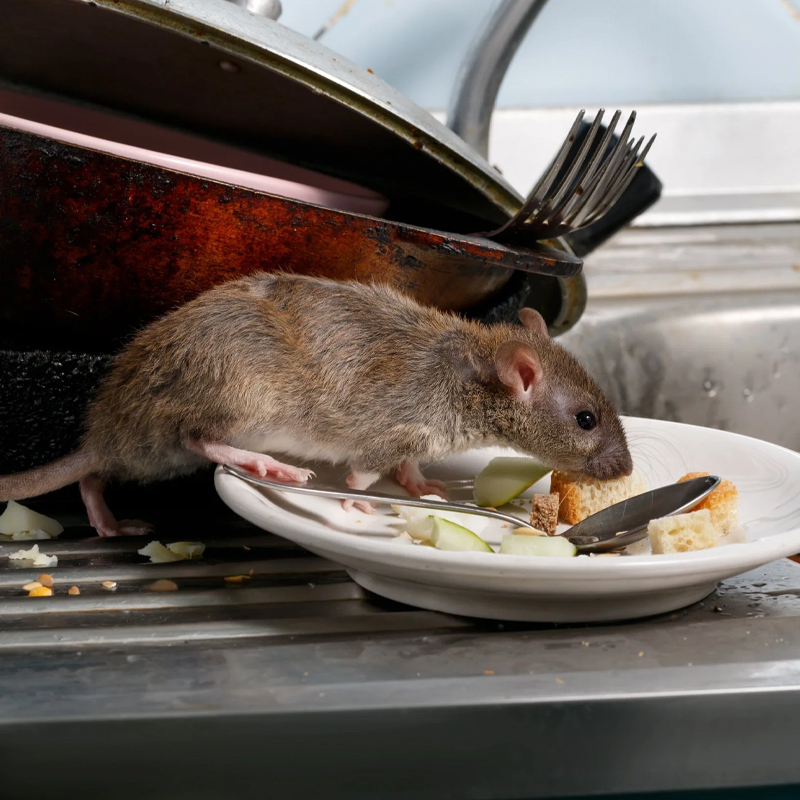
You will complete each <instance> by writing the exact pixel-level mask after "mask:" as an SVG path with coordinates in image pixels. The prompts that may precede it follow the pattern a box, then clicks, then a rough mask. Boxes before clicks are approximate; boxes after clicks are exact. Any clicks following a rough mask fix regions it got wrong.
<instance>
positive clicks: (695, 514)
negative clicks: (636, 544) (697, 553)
mask: <svg viewBox="0 0 800 800" xmlns="http://www.w3.org/2000/svg"><path fill="white" fill-rule="evenodd" d="M647 533H648V535H649V537H650V547H651V549H652V551H653V553H654V554H656V555H658V554H661V553H688V552H689V551H691V550H707V549H708V548H710V547H716V546H717V543H718V541H719V535H718V533H717V529H716V528H715V527H714V525H713V523H712V521H711V513H710V512H709V510H708V509H707V508H703V509H701V510H700V511H690V512H689V513H688V514H675V515H674V516H672V517H664V518H662V519H654V520H653V521H652V522H651V523H650V524H649V525H648V526H647Z"/></svg>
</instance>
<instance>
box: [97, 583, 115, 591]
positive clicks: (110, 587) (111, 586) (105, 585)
mask: <svg viewBox="0 0 800 800" xmlns="http://www.w3.org/2000/svg"><path fill="white" fill-rule="evenodd" d="M100 585H101V586H102V587H103V588H104V589H108V591H109V592H113V591H115V590H116V588H117V582H116V581H103V582H102V583H101V584H100Z"/></svg>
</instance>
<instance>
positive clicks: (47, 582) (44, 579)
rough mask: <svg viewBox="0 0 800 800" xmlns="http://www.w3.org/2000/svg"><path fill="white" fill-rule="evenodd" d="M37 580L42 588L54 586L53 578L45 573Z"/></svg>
mask: <svg viewBox="0 0 800 800" xmlns="http://www.w3.org/2000/svg"><path fill="white" fill-rule="evenodd" d="M36 580H37V581H39V583H41V584H42V586H50V587H52V585H53V576H52V575H48V574H47V573H46V572H43V573H42V574H41V575H40V576H39V577H38V578H37V579H36Z"/></svg>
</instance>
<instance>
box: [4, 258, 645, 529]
mask: <svg viewBox="0 0 800 800" xmlns="http://www.w3.org/2000/svg"><path fill="white" fill-rule="evenodd" d="M520 317H521V320H522V323H523V325H522V326H521V327H520V326H514V325H507V324H498V325H491V326H487V325H484V324H481V323H478V322H472V321H469V320H465V319H462V318H460V317H458V316H456V315H453V314H448V313H442V312H440V311H438V310H436V309H433V308H426V307H423V306H420V305H419V304H417V303H416V302H414V301H413V300H411V299H409V298H408V297H405V296H403V295H402V294H400V293H398V292H396V291H394V290H392V289H390V288H387V287H384V286H379V285H365V284H360V283H355V282H348V283H339V282H335V281H330V280H324V279H318V278H308V277H301V276H293V275H286V274H263V273H262V274H257V275H253V276H251V277H248V278H244V279H242V280H238V281H234V282H231V283H227V284H223V285H221V286H218V287H216V288H214V289H211V290H210V291H208V292H206V293H204V294H203V295H201V296H200V297H198V298H196V299H195V300H193V301H192V302H190V303H188V304H186V305H184V306H182V307H180V308H178V309H176V310H175V311H173V312H171V313H169V314H167V315H166V316H165V317H163V318H162V319H159V320H157V321H156V322H154V323H152V324H151V325H149V326H148V327H147V328H145V329H144V330H142V331H141V332H140V333H139V334H138V335H137V336H136V337H135V338H134V339H133V340H132V341H131V342H130V344H128V345H127V346H126V347H125V348H124V349H123V351H122V352H121V353H120V354H119V356H118V357H117V358H116V359H115V361H114V363H113V365H112V367H111V370H110V372H109V373H108V375H107V376H106V377H105V379H104V380H103V381H102V383H101V386H100V389H99V391H98V393H97V396H96V397H95V399H94V401H93V402H92V404H91V406H90V409H89V413H88V419H87V426H86V433H85V435H84V437H83V440H82V444H81V447H80V448H79V450H77V451H76V452H75V453H73V454H72V455H69V456H66V457H65V458H62V459H60V460H58V461H55V462H53V463H52V464H48V465H46V466H43V467H40V468H38V469H33V470H30V471H28V472H23V473H19V474H17V475H9V476H3V477H0V499H3V500H10V499H15V500H19V499H23V498H26V497H32V496H35V495H39V494H44V493H45V492H49V491H53V490H54V489H57V488H60V487H62V486H66V485H67V484H69V483H73V482H75V481H80V488H81V494H82V497H83V499H84V502H85V504H86V508H87V512H88V514H89V522H90V524H91V525H92V526H93V527H94V528H95V529H96V530H97V531H98V533H100V535H102V536H112V535H116V534H127V533H146V532H147V531H148V530H149V526H147V525H146V524H145V523H141V522H137V521H122V522H117V521H116V520H115V519H114V517H113V516H112V514H111V512H110V511H109V509H108V507H107V506H106V504H105V501H104V500H103V489H104V486H105V484H106V482H107V481H109V480H112V479H116V480H136V481H140V482H149V481H154V480H160V479H166V478H171V477H173V476H177V475H182V474H186V473H190V472H193V471H194V470H196V469H197V468H198V467H200V466H202V465H203V464H207V463H208V462H209V461H210V462H213V463H220V464H221V463H227V464H231V465H236V466H239V467H243V468H246V469H249V470H252V471H254V472H255V473H258V474H261V475H270V476H273V477H277V478H278V479H280V480H286V481H304V480H307V479H308V477H309V474H310V473H309V472H308V471H306V470H302V469H298V468H296V467H292V466H290V465H288V464H283V463H281V462H280V461H277V460H275V459H274V458H272V457H271V456H269V455H262V453H275V454H284V455H288V456H289V457H298V458H303V459H318V460H322V461H328V462H331V463H342V464H346V465H347V466H348V467H349V469H350V474H349V475H348V478H347V484H348V486H350V487H353V488H359V489H365V488H367V487H368V486H369V485H370V484H372V483H373V482H374V481H375V480H377V479H378V477H379V476H380V475H382V474H392V473H393V474H394V475H395V477H396V479H397V480H398V481H399V483H401V484H402V485H403V486H404V487H405V488H406V489H407V490H408V491H410V492H411V493H412V494H414V495H421V494H426V493H429V492H437V493H441V491H442V489H443V488H444V487H443V486H442V484H439V483H437V482H435V481H428V480H426V479H425V478H424V477H423V475H422V474H421V472H420V471H419V468H418V464H419V462H420V461H427V460H434V459H438V458H442V457H444V456H446V455H448V454H450V453H453V452H457V451H460V450H465V449H468V448H471V447H476V446H481V445H490V444H508V445H511V446H513V447H515V448H517V449H519V450H522V451H523V452H525V453H528V454H530V455H531V456H534V457H536V458H538V459H540V460H542V461H543V462H545V463H547V464H548V465H549V466H552V467H554V468H557V469H560V470H564V471H568V472H582V473H584V474H586V475H589V476H592V477H595V478H601V479H602V478H615V477H618V476H621V475H626V474H629V473H630V472H631V469H632V461H631V456H630V453H629V451H628V446H627V443H626V440H625V434H624V431H623V428H622V425H621V423H620V420H619V418H618V417H617V414H616V412H615V411H614V409H613V407H612V406H611V404H610V403H609V401H608V400H607V399H606V397H605V396H604V395H603V393H602V392H601V390H600V389H599V388H598V386H597V385H596V384H595V383H594V381H592V379H591V378H590V377H589V376H588V375H587V374H586V372H585V371H584V369H583V368H582V367H581V366H580V364H579V363H578V362H577V361H576V360H575V359H574V358H573V357H572V356H571V355H570V354H569V353H567V351H566V350H564V349H563V348H561V347H560V346H558V345H557V344H555V343H553V342H552V341H551V339H550V338H549V336H548V335H547V328H546V326H545V323H544V320H543V319H542V317H541V316H540V315H539V314H538V313H537V312H536V311H533V310H532V309H523V310H522V312H521V313H520Z"/></svg>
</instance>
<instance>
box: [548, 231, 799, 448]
mask: <svg viewBox="0 0 800 800" xmlns="http://www.w3.org/2000/svg"><path fill="white" fill-rule="evenodd" d="M587 278H588V281H589V297H590V303H589V306H588V307H587V310H586V312H585V314H584V316H583V318H582V319H581V321H580V323H579V324H578V325H577V326H576V328H574V329H573V330H572V331H570V332H569V333H567V334H565V335H564V336H563V337H561V338H560V339H559V341H560V342H561V343H562V344H564V346H566V347H567V348H568V349H570V350H571V351H572V352H574V353H575V354H576V355H577V356H578V357H579V358H580V359H581V361H582V362H583V363H584V365H585V366H586V367H587V369H588V370H589V372H590V373H591V374H592V375H593V376H594V377H595V378H596V379H597V381H598V382H599V383H600V384H601V386H602V387H603V389H604V390H605V391H606V392H607V393H608V394H609V396H610V397H611V398H612V400H613V401H614V402H615V403H616V405H617V407H618V409H619V410H620V411H621V412H623V413H626V414H631V415H635V416H643V417H653V418H658V419H667V420H676V421H679V422H686V423H691V424H695V425H705V426H708V427H715V428H722V429H724V430H730V431H735V432H738V433H744V434H748V435H751V436H756V437H759V438H762V439H766V440H768V441H772V442H775V443H777V444H781V445H784V446H786V447H789V448H792V449H795V450H800V413H798V409H797V400H798V397H800V370H798V362H799V361H800V226H799V225H758V226H736V227H727V228H726V227H722V226H721V227H718V228H702V229H699V228H690V229H670V230H662V231H657V232H653V231H641V230H640V231H629V232H627V233H626V234H624V235H623V236H622V237H619V239H618V240H617V241H616V242H615V243H614V244H613V246H612V247H608V248H606V249H604V250H603V251H601V252H600V253H599V254H598V255H597V257H595V258H594V259H592V260H591V261H590V262H589V263H588V264H587Z"/></svg>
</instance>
